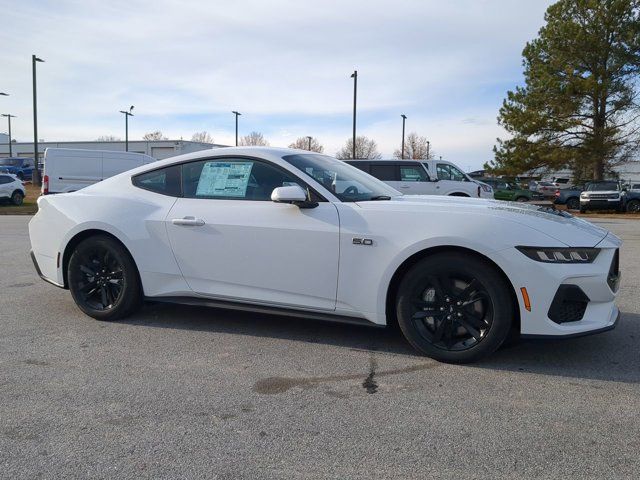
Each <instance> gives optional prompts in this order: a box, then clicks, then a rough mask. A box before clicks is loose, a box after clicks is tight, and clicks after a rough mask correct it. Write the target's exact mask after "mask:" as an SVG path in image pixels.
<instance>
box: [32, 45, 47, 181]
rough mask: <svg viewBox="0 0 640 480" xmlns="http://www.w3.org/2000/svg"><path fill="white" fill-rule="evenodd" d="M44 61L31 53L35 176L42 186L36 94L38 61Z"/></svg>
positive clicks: (33, 178)
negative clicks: (39, 166)
mask: <svg viewBox="0 0 640 480" xmlns="http://www.w3.org/2000/svg"><path fill="white" fill-rule="evenodd" d="M38 62H44V60H42V59H41V58H38V57H36V56H35V55H31V71H32V77H33V177H32V182H33V184H34V185H35V186H37V187H39V186H40V169H39V168H38V164H39V163H40V162H39V161H38V97H37V94H36V63H38Z"/></svg>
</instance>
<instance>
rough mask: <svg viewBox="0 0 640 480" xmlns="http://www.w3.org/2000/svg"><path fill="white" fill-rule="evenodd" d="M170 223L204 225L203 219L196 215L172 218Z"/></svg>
mask: <svg viewBox="0 0 640 480" xmlns="http://www.w3.org/2000/svg"><path fill="white" fill-rule="evenodd" d="M171 223H173V224H174V225H184V226H186V227H201V226H202V225H204V220H202V219H201V218H196V217H182V218H174V219H172V220H171Z"/></svg>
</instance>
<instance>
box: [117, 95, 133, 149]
mask: <svg viewBox="0 0 640 480" xmlns="http://www.w3.org/2000/svg"><path fill="white" fill-rule="evenodd" d="M131 110H133V105H131V107H129V110H120V113H122V114H124V151H125V152H128V151H129V117H133V113H131Z"/></svg>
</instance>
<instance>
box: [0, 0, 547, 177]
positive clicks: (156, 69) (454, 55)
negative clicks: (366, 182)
mask: <svg viewBox="0 0 640 480" xmlns="http://www.w3.org/2000/svg"><path fill="white" fill-rule="evenodd" d="M550 3H551V2H550V1H543V0H539V1H527V0H452V1H449V2H444V1H431V0H422V1H419V0H416V1H413V0H396V1H384V2H379V1H373V0H369V1H347V0H343V1H333V0H326V1H315V2H305V1H302V0H299V1H280V0H277V1H267V0H264V1H256V0H251V1H243V0H236V1H233V2H232V1H228V0H227V1H217V0H215V1H213V0H212V1H196V0H180V1H177V0H154V1H96V0H84V1H69V0H59V1H55V2H54V1H28V0H0V11H2V12H3V28H2V29H0V45H2V48H1V49H0V91H5V92H8V93H10V94H11V96H10V97H0V113H12V114H14V115H17V117H18V118H16V119H14V120H13V122H12V127H13V132H14V137H16V138H17V139H18V140H20V141H29V140H30V139H31V138H32V135H33V133H32V107H31V54H32V53H35V54H37V55H38V56H40V57H41V58H43V59H45V63H43V64H39V66H38V95H39V102H38V113H39V132H40V134H39V136H40V137H41V138H44V139H46V140H90V139H95V138H97V137H98V136H101V135H116V136H119V137H124V131H123V130H124V121H123V118H122V115H121V114H119V113H118V111H119V110H122V109H124V108H126V107H128V106H129V105H135V109H134V113H135V117H134V118H133V119H131V123H130V138H139V137H141V136H142V135H143V134H144V133H145V132H148V131H152V130H157V129H159V130H161V131H162V132H163V133H164V134H165V135H166V136H168V137H170V138H180V137H183V138H185V139H190V138H191V135H192V134H193V133H194V132H196V131H201V130H207V131H209V132H210V133H211V134H212V135H213V137H214V139H215V141H216V142H218V143H223V144H231V143H232V142H233V138H234V119H233V115H232V114H231V110H238V111H240V112H242V114H243V115H242V117H240V133H241V134H243V133H248V132H249V131H252V130H257V131H260V132H262V133H263V134H264V135H265V137H266V138H267V139H268V140H269V141H270V143H271V144H272V145H277V146H286V145H288V144H289V143H290V142H292V141H293V140H294V139H295V138H296V137H298V136H305V135H314V136H316V137H318V139H319V140H320V142H321V143H322V144H324V145H325V148H326V150H325V151H326V152H327V153H330V154H334V153H335V152H336V151H337V150H338V149H339V148H340V147H341V146H342V144H343V143H344V141H345V140H346V139H347V138H348V137H349V136H350V135H351V109H352V95H353V90H352V88H353V83H352V79H351V78H350V75H351V73H352V71H353V70H354V69H357V70H358V74H359V78H358V106H359V108H358V133H359V134H363V135H367V136H369V137H371V138H373V139H375V140H376V141H377V142H378V146H379V150H380V151H381V152H382V153H383V154H384V155H385V156H390V155H391V154H392V153H393V151H394V149H396V148H398V147H399V144H400V138H401V118H400V115H401V114H402V113H404V114H406V115H407V117H408V119H407V132H412V131H415V132H417V133H419V134H421V135H424V136H426V137H427V138H428V139H429V140H430V141H431V143H432V145H433V148H434V150H435V151H436V152H437V153H438V154H439V155H442V156H443V157H444V158H447V159H449V160H452V161H454V162H456V163H458V164H459V165H460V166H461V167H463V168H464V169H468V168H471V169H475V168H480V167H481V165H482V164H483V163H484V162H485V161H486V160H489V159H490V158H491V157H492V151H491V149H492V146H493V145H494V143H495V138H496V137H497V136H501V135H504V132H503V131H502V130H501V129H500V128H499V127H498V125H497V124H496V115H497V112H498V109H499V107H500V104H501V102H502V99H503V98H504V95H505V92H506V91H507V90H508V89H512V88H514V87H515V86H516V85H517V84H520V83H522V65H521V62H522V60H521V52H522V48H523V47H524V44H525V42H526V41H527V40H530V39H531V38H533V37H535V35H536V32H537V31H538V30H539V28H540V27H541V26H542V24H543V16H544V11H545V10H546V8H547V6H548V5H549V4H550ZM5 129H6V127H4V126H2V127H0V131H4V130H5Z"/></svg>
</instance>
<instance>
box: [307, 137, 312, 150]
mask: <svg viewBox="0 0 640 480" xmlns="http://www.w3.org/2000/svg"><path fill="white" fill-rule="evenodd" d="M312 138H313V137H310V136H309V135H307V140H309V148H307V150H309V151H311V139H312Z"/></svg>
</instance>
